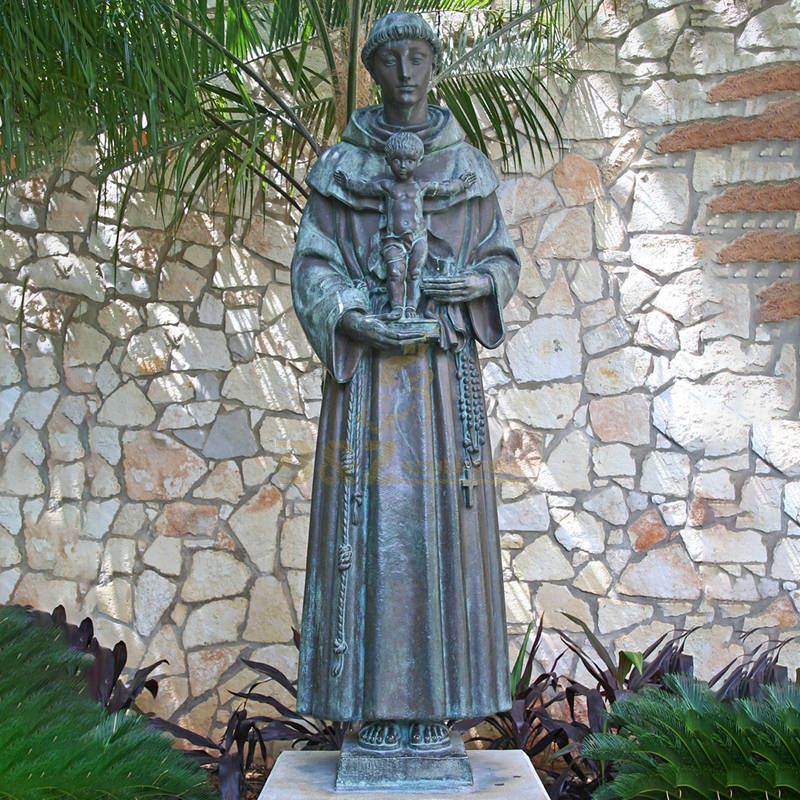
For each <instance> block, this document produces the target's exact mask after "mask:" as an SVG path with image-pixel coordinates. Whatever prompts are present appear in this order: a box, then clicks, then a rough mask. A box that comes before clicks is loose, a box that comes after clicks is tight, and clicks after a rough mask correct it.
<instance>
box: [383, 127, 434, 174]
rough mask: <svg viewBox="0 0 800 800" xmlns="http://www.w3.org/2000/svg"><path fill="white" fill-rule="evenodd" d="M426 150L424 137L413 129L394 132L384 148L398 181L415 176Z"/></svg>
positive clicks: (387, 160)
mask: <svg viewBox="0 0 800 800" xmlns="http://www.w3.org/2000/svg"><path fill="white" fill-rule="evenodd" d="M424 152H425V145H424V144H423V143H422V139H420V138H419V136H417V135H416V134H415V133H411V131H398V132H397V133H393V134H392V135H391V136H390V137H389V138H388V139H387V140H386V146H385V147H384V149H383V154H384V156H385V157H386V163H387V164H388V165H389V168H390V169H391V170H392V174H393V175H394V177H395V178H397V180H398V181H407V180H408V179H409V178H411V177H413V175H414V172H415V170H416V169H417V167H418V166H419V162H420V161H422V155H423V153H424Z"/></svg>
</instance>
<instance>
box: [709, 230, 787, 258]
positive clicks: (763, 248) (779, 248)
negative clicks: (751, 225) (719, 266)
mask: <svg viewBox="0 0 800 800" xmlns="http://www.w3.org/2000/svg"><path fill="white" fill-rule="evenodd" d="M717 261H719V262H721V263H723V264H733V263H736V262H739V261H800V233H777V232H774V231H752V232H750V233H746V234H745V235H744V236H740V237H739V238H738V239H737V240H736V241H735V242H733V243H732V244H729V245H728V246H727V247H725V248H723V249H722V250H720V252H719V255H718V256H717Z"/></svg>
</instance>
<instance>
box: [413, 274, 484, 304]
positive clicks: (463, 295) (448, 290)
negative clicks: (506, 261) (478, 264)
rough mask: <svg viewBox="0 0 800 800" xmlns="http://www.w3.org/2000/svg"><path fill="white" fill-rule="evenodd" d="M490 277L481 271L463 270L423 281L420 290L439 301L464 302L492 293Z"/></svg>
mask: <svg viewBox="0 0 800 800" xmlns="http://www.w3.org/2000/svg"><path fill="white" fill-rule="evenodd" d="M492 288H493V287H492V279H491V278H490V277H489V276H488V275H486V274H484V273H482V272H464V273H462V274H461V275H453V276H451V277H444V278H430V279H428V280H426V281H424V282H423V284H422V291H423V292H425V294H426V295H427V296H428V297H430V298H431V299H433V300H438V302H440V303H466V302H469V301H470V300H477V299H478V298H479V297H486V295H489V294H491V293H492Z"/></svg>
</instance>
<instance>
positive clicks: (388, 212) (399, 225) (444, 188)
mask: <svg viewBox="0 0 800 800" xmlns="http://www.w3.org/2000/svg"><path fill="white" fill-rule="evenodd" d="M383 152H384V156H385V158H386V162H387V164H388V165H389V169H391V171H392V174H393V175H394V180H392V179H390V178H381V179H379V180H377V181H371V182H368V181H362V180H358V179H356V178H351V177H349V176H348V175H346V174H345V173H344V172H343V171H342V170H336V172H334V174H333V177H334V180H335V181H336V182H337V183H338V184H339V185H340V186H342V187H343V188H345V189H347V190H348V191H350V192H352V193H353V194H355V195H358V196H361V197H377V198H383V201H384V202H383V217H384V220H383V224H382V229H381V256H382V258H383V261H384V263H385V265H386V276H387V290H388V295H389V313H388V315H387V318H388V319H390V320H410V319H415V318H416V317H417V316H418V307H419V302H420V295H421V289H420V286H421V283H422V268H423V267H424V265H425V262H426V261H427V260H428V228H427V225H426V224H425V216H424V214H423V210H422V201H423V199H424V198H425V197H452V196H454V195H457V194H459V193H460V192H463V191H464V190H465V189H467V188H468V187H469V186H472V185H473V184H474V183H475V180H476V179H475V173H474V172H465V173H464V174H463V175H461V176H460V177H459V178H456V179H454V180H450V181H441V182H437V181H429V182H428V183H418V182H417V181H416V180H415V179H414V173H415V171H416V169H417V167H418V166H419V163H420V161H422V156H423V153H424V145H423V143H422V139H420V138H419V136H417V135H416V134H415V133H411V132H410V131H399V132H398V133H395V134H392V136H390V137H389V139H388V140H387V142H386V146H385V147H384V151H383Z"/></svg>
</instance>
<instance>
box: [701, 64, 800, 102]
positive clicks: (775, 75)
mask: <svg viewBox="0 0 800 800" xmlns="http://www.w3.org/2000/svg"><path fill="white" fill-rule="evenodd" d="M772 92H800V64H779V65H777V66H773V67H765V68H764V69H756V70H752V71H750V72H744V73H742V74H740V75H731V76H730V77H729V78H725V80H724V81H721V82H720V83H718V84H717V85H716V86H712V87H711V89H709V92H708V99H709V100H711V101H712V102H719V101H722V100H742V99H744V98H746V97H759V96H760V95H762V94H770V93H772Z"/></svg>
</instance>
